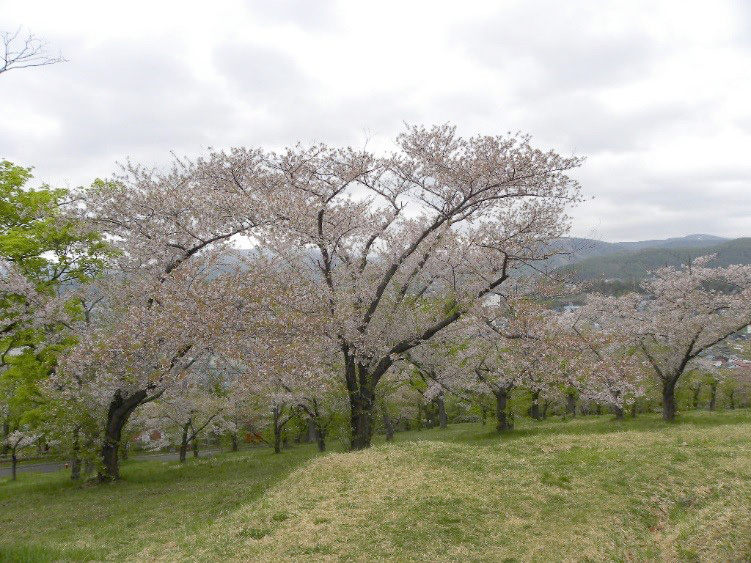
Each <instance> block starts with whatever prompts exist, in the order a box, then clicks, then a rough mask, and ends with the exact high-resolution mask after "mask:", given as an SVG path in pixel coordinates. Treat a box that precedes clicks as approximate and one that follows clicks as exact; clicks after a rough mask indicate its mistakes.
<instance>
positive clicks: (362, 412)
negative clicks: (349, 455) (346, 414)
mask: <svg viewBox="0 0 751 563" xmlns="http://www.w3.org/2000/svg"><path fill="white" fill-rule="evenodd" d="M361 371H362V370H361ZM360 379H361V384H360V385H359V386H358V388H357V389H356V390H355V391H354V392H352V391H350V393H349V404H350V409H351V414H350V430H351V433H352V437H351V442H350V448H351V449H352V450H364V449H365V448H369V447H370V441H371V439H372V438H373V407H374V405H375V392H374V390H373V389H372V387H371V385H370V383H368V382H367V377H366V376H364V375H363V374H362V373H361V377H360Z"/></svg>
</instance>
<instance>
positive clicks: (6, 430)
mask: <svg viewBox="0 0 751 563" xmlns="http://www.w3.org/2000/svg"><path fill="white" fill-rule="evenodd" d="M9 435H10V422H8V419H5V420H4V421H3V450H2V454H3V455H7V454H8V452H9V451H10V446H8V443H7V442H6V440H7V439H8V436H9Z"/></svg>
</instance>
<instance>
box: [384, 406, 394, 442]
mask: <svg viewBox="0 0 751 563" xmlns="http://www.w3.org/2000/svg"><path fill="white" fill-rule="evenodd" d="M381 411H382V412H383V426H384V428H386V441H387V442H393V441H394V423H393V422H392V421H391V417H390V416H389V411H388V409H387V408H386V405H384V404H382V405H381Z"/></svg>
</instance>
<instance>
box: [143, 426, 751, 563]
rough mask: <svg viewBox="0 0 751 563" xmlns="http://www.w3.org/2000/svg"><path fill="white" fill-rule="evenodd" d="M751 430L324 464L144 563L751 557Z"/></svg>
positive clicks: (684, 430) (441, 447)
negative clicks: (188, 562) (155, 561)
mask: <svg viewBox="0 0 751 563" xmlns="http://www.w3.org/2000/svg"><path fill="white" fill-rule="evenodd" d="M749 435H751V432H750V431H749V425H748V424H736V425H727V426H715V427H708V428H704V427H695V426H692V425H683V426H675V427H669V428H666V429H664V430H662V431H643V430H626V431H621V432H613V433H607V434H574V435H549V436H530V437H528V438H521V439H514V440H503V439H501V440H497V441H493V442H492V443H489V444H487V445H482V446H480V445H477V444H462V443H445V442H429V441H421V442H411V443H404V444H398V445H395V446H381V447H376V448H373V449H371V450H369V451H365V452H358V453H351V454H333V455H329V456H326V457H324V458H318V459H315V460H312V461H311V462H309V463H307V464H306V465H305V466H303V467H302V468H300V469H298V470H296V471H295V472H294V473H293V474H291V475H290V477H289V478H287V479H285V480H284V481H283V482H281V483H279V484H278V485H276V486H275V487H273V488H272V489H270V490H269V491H268V492H267V493H266V494H265V495H264V496H263V497H262V498H260V499H259V500H258V501H256V502H252V503H250V504H248V505H246V506H244V507H242V508H241V509H239V510H237V511H236V512H234V513H233V514H231V515H228V516H226V517H224V518H220V519H219V520H218V521H216V522H215V523H214V524H212V525H211V526H210V527H209V529H207V530H206V531H205V532H200V533H198V534H197V535H196V536H195V537H193V538H190V539H189V540H187V541H185V542H182V543H179V542H178V543H177V544H176V545H174V546H171V548H170V549H169V550H168V551H164V550H154V549H148V550H146V551H144V552H142V553H141V556H142V557H144V558H161V559H165V560H169V559H195V560H217V559H224V560H233V559H234V560H251V559H259V560H264V561H292V560H304V559H310V560H344V561H368V560H382V559H392V560H425V561H427V560H432V561H455V560H472V561H503V560H524V561H551V560H564V561H581V560H591V561H600V560H612V559H617V560H644V559H667V560H683V559H688V560H691V559H697V558H698V559H701V560H714V561H716V560H728V559H733V558H736V559H738V560H743V559H744V558H746V559H747V558H749V557H751V545H750V544H749V541H748V538H749V537H751V536H749V535H747V534H745V531H746V530H748V529H749V524H748V522H749V521H751V513H750V512H749V511H750V510H751V502H749V499H751V447H750V446H749V439H748V437H749Z"/></svg>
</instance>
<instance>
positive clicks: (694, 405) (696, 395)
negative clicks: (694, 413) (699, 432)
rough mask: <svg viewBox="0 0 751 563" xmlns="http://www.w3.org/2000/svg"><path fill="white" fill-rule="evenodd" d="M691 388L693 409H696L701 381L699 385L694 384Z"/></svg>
mask: <svg viewBox="0 0 751 563" xmlns="http://www.w3.org/2000/svg"><path fill="white" fill-rule="evenodd" d="M692 389H693V391H694V399H693V407H694V409H698V408H699V393H701V383H699V385H695V386H694V387H693V388H692Z"/></svg>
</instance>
